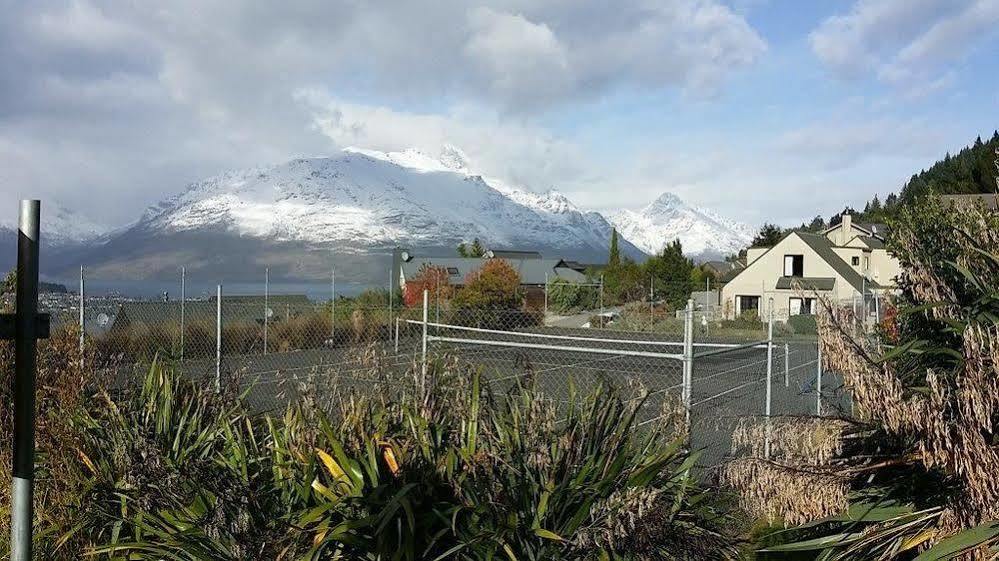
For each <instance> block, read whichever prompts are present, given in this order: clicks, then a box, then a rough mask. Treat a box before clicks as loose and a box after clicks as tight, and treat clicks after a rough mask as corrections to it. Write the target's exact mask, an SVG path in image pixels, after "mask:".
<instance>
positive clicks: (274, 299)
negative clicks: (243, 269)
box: [95, 295, 315, 329]
mask: <svg viewBox="0 0 999 561" xmlns="http://www.w3.org/2000/svg"><path fill="white" fill-rule="evenodd" d="M268 310H269V312H268ZM313 310H315V304H314V303H312V302H311V301H310V300H309V299H308V298H307V297H305V296H300V295H274V296H268V298H267V305H266V306H265V305H264V297H263V296H225V295H223V296H222V321H223V322H249V323H254V322H263V319H264V316H265V315H267V316H268V317H275V318H283V317H285V316H286V315H288V316H298V315H301V314H303V313H307V312H311V311H313ZM217 311H218V310H217V302H216V301H215V300H214V299H212V300H188V301H187V302H184V321H185V322H186V323H187V324H189V325H190V324H194V323H214V322H215V314H216V313H217ZM104 313H105V315H106V317H107V318H108V319H103V318H100V317H97V318H95V321H97V322H98V324H101V323H106V327H107V329H111V328H112V327H115V328H119V329H120V328H123V327H127V326H135V325H149V326H152V325H162V324H172V323H177V324H179V323H180V301H179V300H175V301H169V302H162V301H142V302H122V303H120V304H118V305H117V307H116V308H110V307H109V308H107V309H105V310H104ZM102 319H103V321H102ZM108 320H110V321H108ZM102 327H103V326H102Z"/></svg>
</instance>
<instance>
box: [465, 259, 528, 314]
mask: <svg viewBox="0 0 999 561" xmlns="http://www.w3.org/2000/svg"><path fill="white" fill-rule="evenodd" d="M522 300H523V296H522V294H521V292H520V274H519V273H517V270H516V269H514V268H513V267H512V266H511V265H510V264H509V263H507V262H506V261H505V260H503V259H488V260H486V262H485V263H484V264H483V265H482V267H481V268H480V269H478V270H475V271H472V272H470V273H469V274H468V275H467V276H466V277H465V287H464V288H463V289H462V290H460V291H459V292H458V294H457V295H455V298H454V302H455V304H456V305H457V307H459V308H474V309H480V310H483V309H517V308H519V307H520V305H521V302H522Z"/></svg>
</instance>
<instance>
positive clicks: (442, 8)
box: [0, 0, 766, 223]
mask: <svg viewBox="0 0 999 561" xmlns="http://www.w3.org/2000/svg"><path fill="white" fill-rule="evenodd" d="M765 49H766V45H765V43H764V41H763V40H762V39H761V38H760V36H759V35H758V34H757V33H756V32H755V30H754V29H753V28H752V27H751V26H750V25H749V24H748V23H747V22H746V20H745V19H744V17H743V16H741V15H739V14H737V13H734V12H733V11H731V10H730V9H728V8H726V7H724V6H723V5H722V4H721V3H720V2H719V0H665V1H661V2H658V1H651V0H624V1H622V2H618V3H614V4H611V3H607V2H604V1H603V0H580V1H575V2H567V1H565V0H495V1H493V2H489V3H488V6H487V5H485V3H481V4H480V3H479V2H475V3H469V2H466V1H464V0H441V1H437V2H407V1H403V0H395V1H386V2H356V1H354V0H300V1H293V2H280V3H279V2H263V3H239V2H228V1H223V0H179V1H177V2H171V3H148V2H138V3H118V2H110V1H103V0H39V1H38V2H31V3H27V2H25V3H5V12H4V17H3V18H0V68H3V69H4V72H3V73H0V146H2V147H3V150H2V151H0V189H2V190H3V191H4V192H5V194H8V195H14V194H16V195H18V196H20V195H27V194H31V195H37V196H43V197H54V198H56V199H58V200H60V201H61V202H63V203H64V204H65V205H66V206H68V207H74V208H78V209H81V210H82V211H83V212H84V213H96V214H100V215H101V216H102V218H104V219H106V220H108V221H110V222H116V223H121V222H125V221H127V220H129V219H132V218H134V217H135V216H137V214H138V212H139V210H141V207H143V206H144V205H146V204H148V203H150V202H153V201H155V200H158V199H160V198H162V197H164V196H166V195H168V194H171V193H173V192H175V191H177V190H179V189H181V188H182V186H183V185H184V184H185V183H186V182H189V181H193V180H196V179H199V178H201V177H203V176H204V175H207V174H211V173H215V172H217V171H219V170H220V169H224V168H231V167H241V166H246V165H254V164H260V163H267V162H273V161H281V160H284V159H287V158H290V157H292V156H295V155H302V154H318V153H323V152H329V151H331V150H335V149H337V148H338V147H340V146H341V145H342V144H345V143H347V142H348V141H350V143H352V144H367V143H370V144H375V145H378V146H375V147H384V146H387V145H392V146H394V147H396V148H400V147H404V146H402V143H403V142H411V143H414V144H419V145H429V144H431V143H432V144H434V145H435V146H437V145H439V144H440V143H441V142H443V141H445V140H446V141H450V142H454V143H455V144H458V145H462V146H464V147H466V148H467V149H468V150H469V151H470V152H471V153H472V154H473V156H477V157H479V158H480V159H481V161H482V162H483V163H484V164H485V165H486V166H487V167H488V168H489V169H496V170H497V173H502V174H503V175H505V176H506V177H508V178H509V179H511V180H514V181H517V182H520V183H524V184H528V185H532V186H536V187H538V188H544V187H547V186H549V185H553V184H556V183H559V184H560V183H564V182H567V181H572V179H573V178H574V177H576V176H578V175H579V174H580V173H582V172H581V171H580V170H579V169H578V166H577V164H576V162H579V161H583V160H586V159H587V158H586V157H585V156H584V155H583V154H582V153H581V152H580V149H579V148H578V147H576V146H573V145H572V144H571V143H569V142H566V141H564V140H561V139H559V138H557V137H556V136H555V135H553V134H552V133H550V132H549V131H548V130H546V129H545V128H544V127H543V126H542V125H539V124H538V123H540V122H543V119H544V116H545V115H546V113H547V112H550V111H557V110H561V109H564V108H569V107H574V106H576V104H580V103H588V102H592V101H599V100H600V99H601V98H603V97H604V96H605V95H608V94H610V93H614V92H616V91H618V90H620V89H622V88H631V89H636V90H638V91H641V92H649V91H651V92H659V91H662V90H669V89H679V90H683V91H686V92H690V93H692V94H693V95H699V93H700V92H704V91H712V92H713V91H715V90H717V89H718V88H719V87H721V86H722V85H723V84H724V83H725V82H726V80H727V78H728V77H729V76H730V75H731V74H732V73H734V72H737V71H738V70H740V69H742V68H745V67H746V66H748V65H750V64H752V63H753V62H754V61H755V60H757V59H758V58H759V57H760V56H761V55H762V53H763V52H764V51H765ZM304 89H310V90H311V91H313V92H319V93H320V94H321V95H322V96H325V98H327V102H326V103H324V104H323V106H324V108H325V109H324V111H326V110H329V111H328V114H327V115H326V119H327V125H328V127H327V128H325V129H322V130H320V129H317V128H314V127H313V124H314V118H315V112H316V106H315V105H314V104H308V103H303V99H304V98H302V97H301V96H299V98H298V99H296V98H295V93H296V92H301V91H303V90H304ZM330 100H338V101H335V102H334V101H330ZM343 100H353V101H354V103H353V104H350V103H345V102H344V101H343ZM357 100H370V101H365V102H364V103H363V104H362V103H357ZM331 106H332V107H333V109H331ZM414 108H415V109H414ZM336 110H339V111H341V112H342V119H343V121H342V122H343V124H342V125H340V126H339V128H337V126H334V125H332V123H333V122H334V120H333V119H332V115H334V114H335V111H336ZM464 123H467V124H464ZM329 127H332V128H329ZM490 144H492V145H493V146H489V145H490Z"/></svg>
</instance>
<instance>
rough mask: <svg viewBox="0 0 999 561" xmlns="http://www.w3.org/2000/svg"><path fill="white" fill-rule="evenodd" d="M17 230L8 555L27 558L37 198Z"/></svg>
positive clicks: (25, 208)
mask: <svg viewBox="0 0 999 561" xmlns="http://www.w3.org/2000/svg"><path fill="white" fill-rule="evenodd" d="M20 212H21V213H20V219H19V223H18V236H17V294H16V295H15V302H16V308H15V314H16V315H15V319H14V322H15V332H14V383H13V393H14V403H13V410H14V427H13V428H14V438H13V441H14V442H13V443H14V458H13V460H14V461H13V488H12V489H11V497H10V498H11V521H10V543H11V548H10V559H11V561H31V525H32V521H33V520H34V505H33V502H32V501H33V495H34V486H35V361H36V358H37V344H36V337H37V335H38V332H37V323H38V245H39V227H38V224H39V218H40V215H41V203H40V202H39V201H37V200H22V201H21V211H20Z"/></svg>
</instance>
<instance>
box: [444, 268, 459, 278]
mask: <svg viewBox="0 0 999 561" xmlns="http://www.w3.org/2000/svg"><path fill="white" fill-rule="evenodd" d="M447 274H449V275H451V276H452V277H454V276H457V275H458V268H457V267H448V268H447Z"/></svg>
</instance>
